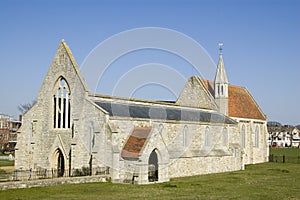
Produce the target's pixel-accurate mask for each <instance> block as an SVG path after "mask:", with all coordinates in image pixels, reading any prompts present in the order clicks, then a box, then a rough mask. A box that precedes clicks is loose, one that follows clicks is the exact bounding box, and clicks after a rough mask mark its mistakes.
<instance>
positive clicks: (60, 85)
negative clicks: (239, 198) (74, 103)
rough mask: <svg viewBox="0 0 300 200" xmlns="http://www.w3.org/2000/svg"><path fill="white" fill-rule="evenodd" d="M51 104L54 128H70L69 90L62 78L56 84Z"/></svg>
mask: <svg viewBox="0 0 300 200" xmlns="http://www.w3.org/2000/svg"><path fill="white" fill-rule="evenodd" d="M53 102H54V103H53V104H54V128H70V124H71V123H70V116H71V114H70V113H71V106H70V88H69V86H68V83H67V82H66V80H65V79H64V78H63V77H60V78H59V79H58V81H57V82H56V85H55V94H54V97H53Z"/></svg>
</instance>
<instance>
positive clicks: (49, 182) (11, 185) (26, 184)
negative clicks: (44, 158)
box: [0, 175, 108, 190]
mask: <svg viewBox="0 0 300 200" xmlns="http://www.w3.org/2000/svg"><path fill="white" fill-rule="evenodd" d="M107 180H108V177H107V176H104V175H98V176H85V177H64V178H54V179H43V180H32V181H10V182H3V183H0V190H8V189H18V188H32V187H46V186H54V185H60V184H79V183H93V182H107Z"/></svg>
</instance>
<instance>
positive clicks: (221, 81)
mask: <svg viewBox="0 0 300 200" xmlns="http://www.w3.org/2000/svg"><path fill="white" fill-rule="evenodd" d="M222 47H223V44H222V43H219V50H220V57H219V63H218V68H217V73H216V78H215V101H216V103H217V105H218V107H219V112H220V113H223V114H224V115H228V79H227V75H226V71H225V67H224V62H223V55H222Z"/></svg>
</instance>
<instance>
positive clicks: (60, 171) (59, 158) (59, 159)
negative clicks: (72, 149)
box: [55, 149, 65, 177]
mask: <svg viewBox="0 0 300 200" xmlns="http://www.w3.org/2000/svg"><path fill="white" fill-rule="evenodd" d="M55 160H56V170H57V177H62V176H64V173H65V158H64V155H63V153H62V151H61V150H60V149H57V150H56V151H55Z"/></svg>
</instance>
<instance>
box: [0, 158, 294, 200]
mask: <svg viewBox="0 0 300 200" xmlns="http://www.w3.org/2000/svg"><path fill="white" fill-rule="evenodd" d="M297 177H300V165H299V164H290V163H284V164H282V163H264V164H258V165H249V166H246V170H244V171H237V172H229V173H220V174H210V175H202V176H194V177H186V178H177V179H172V180H171V181H170V182H168V183H162V184H151V185H125V184H112V183H88V184H77V185H58V186H53V187H44V188H30V189H17V190H6V191H0V199H33V200H34V199H38V200H40V199H113V200H117V199H300V192H299V185H300V178H297Z"/></svg>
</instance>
